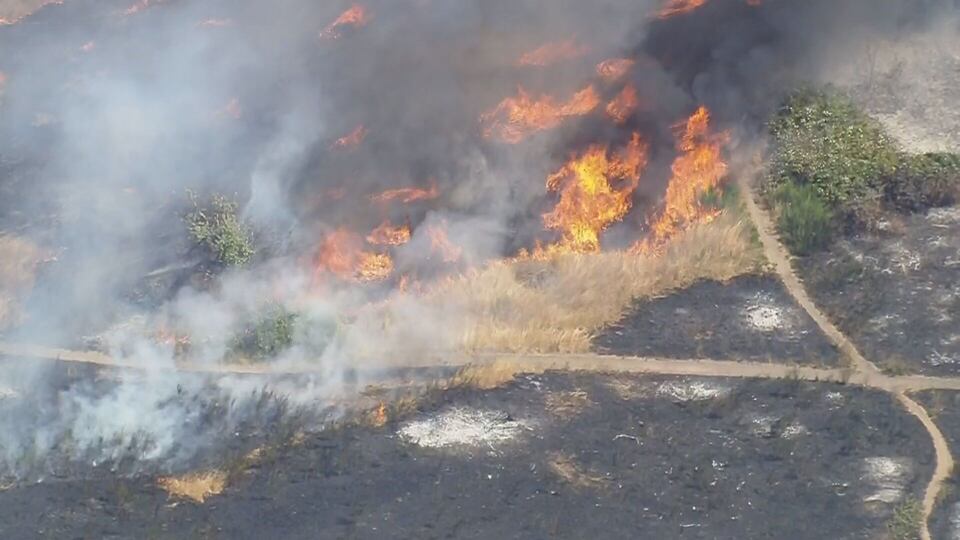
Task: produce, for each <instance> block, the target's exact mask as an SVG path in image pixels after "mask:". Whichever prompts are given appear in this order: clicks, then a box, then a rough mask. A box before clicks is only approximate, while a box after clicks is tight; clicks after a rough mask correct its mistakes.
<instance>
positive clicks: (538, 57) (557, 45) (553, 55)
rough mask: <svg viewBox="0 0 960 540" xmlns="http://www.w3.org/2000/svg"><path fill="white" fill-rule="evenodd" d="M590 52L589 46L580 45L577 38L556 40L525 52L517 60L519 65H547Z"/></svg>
mask: <svg viewBox="0 0 960 540" xmlns="http://www.w3.org/2000/svg"><path fill="white" fill-rule="evenodd" d="M588 52H590V48H589V47H587V46H585V45H578V44H577V42H576V40H573V39H569V40H566V41H554V42H551V43H546V44H544V45H542V46H540V47H538V48H536V49H534V50H532V51H530V52H527V53H524V54H523V56H521V57H520V59H519V60H517V65H518V66H539V67H545V66H549V65H551V64H555V63H557V62H560V61H563V60H573V59H576V58H580V57H582V56H584V55H585V54H587V53H588Z"/></svg>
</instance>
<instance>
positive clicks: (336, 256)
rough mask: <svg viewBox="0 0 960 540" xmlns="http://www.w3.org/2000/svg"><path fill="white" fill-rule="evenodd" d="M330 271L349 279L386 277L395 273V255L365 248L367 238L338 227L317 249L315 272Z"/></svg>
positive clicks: (371, 279)
mask: <svg viewBox="0 0 960 540" xmlns="http://www.w3.org/2000/svg"><path fill="white" fill-rule="evenodd" d="M325 272H329V273H331V274H333V275H335V276H337V277H338V278H340V279H343V280H348V281H358V282H369V281H382V280H384V279H387V278H388V277H390V274H391V273H393V259H391V258H390V256H389V255H387V254H383V253H371V252H367V251H364V250H363V238H361V237H360V235H358V234H356V233H352V232H350V231H348V230H346V229H343V228H341V229H337V230H335V231H333V232H331V233H330V234H328V235H327V236H326V238H324V241H323V244H322V245H321V246H320V250H319V252H318V253H317V259H316V266H315V276H317V277H320V276H322V274H323V273H325Z"/></svg>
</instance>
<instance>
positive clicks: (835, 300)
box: [798, 207, 960, 375]
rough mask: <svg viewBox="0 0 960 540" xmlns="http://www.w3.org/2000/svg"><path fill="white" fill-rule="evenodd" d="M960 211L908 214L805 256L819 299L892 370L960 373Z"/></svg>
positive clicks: (805, 272) (803, 264)
mask: <svg viewBox="0 0 960 540" xmlns="http://www.w3.org/2000/svg"><path fill="white" fill-rule="evenodd" d="M958 250H960V211H958V209H957V208H955V207H954V208H941V209H933V210H930V211H929V212H926V213H922V214H916V215H912V216H907V217H906V218H904V219H903V222H902V224H900V225H898V226H897V228H896V230H895V232H894V231H891V232H888V233H885V234H873V235H869V234H862V235H858V236H856V237H854V238H850V239H845V240H843V241H841V242H838V243H837V244H836V245H834V246H833V247H832V248H831V249H829V250H828V251H824V252H822V253H817V254H814V255H811V256H809V257H807V258H803V259H800V260H799V263H798V268H799V270H800V273H801V275H802V276H803V277H804V281H805V282H806V284H807V286H808V287H809V290H810V292H811V294H813V296H814V298H815V299H816V301H817V303H818V304H819V305H820V306H822V307H823V309H824V310H825V311H826V312H827V313H828V314H829V315H830V316H831V318H833V319H834V320H835V321H836V322H837V324H838V325H839V326H840V327H841V328H842V329H843V330H844V332H846V333H847V334H848V335H850V336H851V338H853V339H854V340H855V341H856V343H857V345H858V346H859V347H860V348H861V349H862V352H863V353H864V354H866V355H867V356H868V357H869V358H871V359H873V360H874V361H875V362H876V363H877V364H878V365H880V366H881V367H883V368H885V369H887V370H889V371H893V372H896V371H916V372H921V373H926V374H932V375H956V374H957V373H958V370H960V288H958V285H957V283H958V278H960V258H958V253H960V251H958Z"/></svg>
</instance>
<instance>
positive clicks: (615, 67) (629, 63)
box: [597, 58, 636, 83]
mask: <svg viewBox="0 0 960 540" xmlns="http://www.w3.org/2000/svg"><path fill="white" fill-rule="evenodd" d="M635 63H636V62H634V61H633V60H631V59H629V58H610V59H607V60H604V61H603V62H600V63H599V64H597V75H599V76H600V78H601V79H603V80H604V81H606V82H608V83H611V82H616V81H618V80H620V79H622V78H623V77H624V76H625V75H626V74H627V73H629V72H630V68H632V67H633V65H634V64H635Z"/></svg>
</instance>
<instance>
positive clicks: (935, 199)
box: [884, 153, 960, 212]
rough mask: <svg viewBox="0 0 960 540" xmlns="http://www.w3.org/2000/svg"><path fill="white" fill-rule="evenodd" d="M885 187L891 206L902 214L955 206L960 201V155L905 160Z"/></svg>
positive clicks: (917, 156)
mask: <svg viewBox="0 0 960 540" xmlns="http://www.w3.org/2000/svg"><path fill="white" fill-rule="evenodd" d="M884 187H885V190H884V196H885V198H886V200H887V202H889V203H890V204H891V205H892V206H893V207H895V208H897V209H900V210H905V211H911V212H915V211H918V210H924V209H926V208H931V207H937V206H947V205H951V204H955V203H957V202H958V200H960V155H957V154H945V153H932V154H918V155H912V156H905V157H904V158H903V160H902V161H901V162H900V165H899V166H898V167H897V170H896V172H895V173H894V174H893V175H892V177H891V178H890V180H889V182H887V184H886V186H884Z"/></svg>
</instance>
